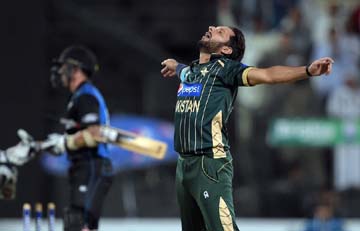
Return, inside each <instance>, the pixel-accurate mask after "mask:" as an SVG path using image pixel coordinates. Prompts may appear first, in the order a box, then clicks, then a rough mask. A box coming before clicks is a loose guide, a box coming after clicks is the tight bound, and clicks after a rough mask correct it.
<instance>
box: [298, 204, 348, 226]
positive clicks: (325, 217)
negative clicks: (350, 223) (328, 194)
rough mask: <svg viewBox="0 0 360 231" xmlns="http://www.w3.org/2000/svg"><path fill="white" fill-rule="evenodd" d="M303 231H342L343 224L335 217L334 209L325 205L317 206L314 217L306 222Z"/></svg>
mask: <svg viewBox="0 0 360 231" xmlns="http://www.w3.org/2000/svg"><path fill="white" fill-rule="evenodd" d="M304 231H344V228H343V222H342V220H341V219H339V218H337V217H335V215H334V209H333V207H332V206H331V205H329V204H327V203H321V204H318V205H317V206H316V208H315V210H314V217H313V218H312V219H310V220H308V221H307V222H306V225H305V229H304Z"/></svg>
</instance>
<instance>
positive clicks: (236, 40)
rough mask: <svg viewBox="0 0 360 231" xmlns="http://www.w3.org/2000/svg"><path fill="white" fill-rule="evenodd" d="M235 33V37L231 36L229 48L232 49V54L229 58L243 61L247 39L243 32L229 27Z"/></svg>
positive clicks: (228, 43)
mask: <svg viewBox="0 0 360 231" xmlns="http://www.w3.org/2000/svg"><path fill="white" fill-rule="evenodd" d="M229 28H230V29H231V30H232V31H233V32H234V34H235V35H234V36H231V37H230V39H229V42H227V44H226V45H227V46H229V47H231V48H232V53H231V54H229V55H225V56H227V57H228V58H229V59H232V60H237V61H241V60H242V58H243V57H244V52H245V37H244V34H243V33H242V31H241V30H240V29H238V28H236V27H229Z"/></svg>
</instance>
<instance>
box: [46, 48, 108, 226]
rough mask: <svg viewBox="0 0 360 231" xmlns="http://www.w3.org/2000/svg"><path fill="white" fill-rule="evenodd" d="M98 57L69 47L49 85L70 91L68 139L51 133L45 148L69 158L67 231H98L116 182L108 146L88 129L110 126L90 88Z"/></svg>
mask: <svg viewBox="0 0 360 231" xmlns="http://www.w3.org/2000/svg"><path fill="white" fill-rule="evenodd" d="M97 70H98V64H97V58H96V56H95V55H94V53H93V52H92V51H90V50H89V49H88V48H86V47H83V46H71V47H68V48H66V49H65V50H64V51H63V52H62V53H61V54H60V56H59V57H58V58H57V59H56V60H55V61H54V63H53V66H52V68H51V82H52V84H53V86H55V87H58V86H60V87H64V88H66V89H67V90H68V91H70V92H71V97H70V100H69V102H68V104H67V108H66V116H65V118H64V119H63V120H62V122H63V123H64V124H65V129H66V133H65V134H57V133H54V134H50V135H49V136H48V139H47V140H45V141H44V142H42V143H41V145H42V146H48V148H43V149H47V150H48V151H50V152H51V153H52V154H55V155H57V154H59V155H60V154H62V153H64V152H65V151H66V152H67V153H68V159H69V160H70V163H71V166H70V168H69V172H68V177H69V185H70V201H69V206H68V207H67V208H65V210H64V230H65V231H89V230H97V229H98V225H99V218H100V213H101V208H102V205H103V202H104V199H105V197H106V194H107V193H108V191H109V189H110V186H111V184H112V179H113V171H112V164H111V161H110V159H109V150H108V147H107V144H106V143H98V142H96V141H95V139H94V137H93V136H92V135H91V132H90V131H89V130H88V129H87V128H88V127H90V126H95V125H96V126H98V125H108V124H109V114H108V110H107V106H106V103H105V100H104V98H103V96H102V95H101V93H100V92H99V90H98V89H97V88H96V87H95V86H94V85H93V84H92V82H91V78H92V77H93V76H94V74H95V72H96V71H97Z"/></svg>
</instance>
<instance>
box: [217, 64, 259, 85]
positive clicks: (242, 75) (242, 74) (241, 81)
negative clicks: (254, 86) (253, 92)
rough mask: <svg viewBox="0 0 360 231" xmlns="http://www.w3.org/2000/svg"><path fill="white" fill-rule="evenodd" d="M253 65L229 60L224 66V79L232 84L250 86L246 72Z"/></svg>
mask: <svg viewBox="0 0 360 231" xmlns="http://www.w3.org/2000/svg"><path fill="white" fill-rule="evenodd" d="M252 68H253V67H251V66H248V65H245V64H243V63H241V62H236V61H233V60H231V61H229V62H227V63H226V65H225V66H224V69H225V73H224V76H223V78H224V80H225V81H226V83H227V84H230V85H233V86H251V85H250V84H249V81H248V73H249V71H250V70H251V69H252Z"/></svg>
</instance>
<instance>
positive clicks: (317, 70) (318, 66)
mask: <svg viewBox="0 0 360 231" xmlns="http://www.w3.org/2000/svg"><path fill="white" fill-rule="evenodd" d="M333 62H334V60H332V59H331V58H329V57H326V58H321V59H318V60H315V61H314V62H312V63H311V64H310V65H309V66H307V67H306V66H301V67H289V66H273V67H269V68H251V70H249V72H248V75H247V78H248V82H249V84H250V85H251V86H254V85H257V84H262V83H267V84H276V83H287V82H294V81H297V80H301V79H306V78H308V77H309V76H319V75H323V74H326V75H328V74H330V72H331V68H332V64H333Z"/></svg>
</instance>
